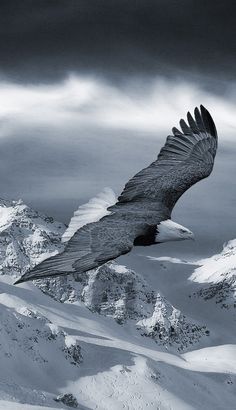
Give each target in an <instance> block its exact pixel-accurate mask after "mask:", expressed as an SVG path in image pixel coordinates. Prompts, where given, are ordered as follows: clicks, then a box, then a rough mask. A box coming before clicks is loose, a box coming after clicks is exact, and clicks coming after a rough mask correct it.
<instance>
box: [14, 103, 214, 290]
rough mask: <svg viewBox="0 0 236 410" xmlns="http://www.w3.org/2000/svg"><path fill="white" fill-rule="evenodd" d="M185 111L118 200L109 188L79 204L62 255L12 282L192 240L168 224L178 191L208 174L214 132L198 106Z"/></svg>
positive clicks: (86, 267) (85, 268) (83, 269)
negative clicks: (138, 248)
mask: <svg viewBox="0 0 236 410" xmlns="http://www.w3.org/2000/svg"><path fill="white" fill-rule="evenodd" d="M194 117H195V118H193V117H192V115H191V114H190V113H189V112H188V114H187V120H188V124H187V123H186V122H185V121H184V120H183V119H181V120H180V127H181V130H182V131H179V130H178V129H177V128H175V127H174V128H173V129H172V132H173V134H172V135H170V136H168V137H167V140H166V143H165V145H164V146H163V148H162V149H161V151H160V153H159V155H158V157H157V159H156V160H155V161H154V162H152V163H151V164H150V165H149V166H148V167H147V168H144V169H143V170H142V171H140V172H138V173H137V174H136V175H135V176H134V177H133V178H131V179H130V180H129V181H128V182H127V184H126V185H125V188H124V190H123V192H122V193H121V195H120V196H119V197H118V200H116V199H115V196H114V194H113V192H112V191H111V190H105V191H104V192H103V193H102V194H101V195H100V196H98V197H97V198H95V199H93V200H91V201H90V202H89V203H88V204H87V205H85V206H82V207H80V208H79V209H78V211H77V212H76V213H75V215H74V217H73V218H72V220H71V223H70V225H69V227H68V229H67V231H66V232H65V234H64V235H63V241H64V242H66V246H65V249H64V251H63V252H61V253H59V254H57V255H56V256H52V257H50V258H48V259H46V260H45V261H43V262H42V263H40V264H39V265H37V266H36V267H34V268H33V269H32V270H30V271H28V272H26V273H25V274H24V275H23V276H22V277H21V278H20V279H19V280H17V281H16V283H21V282H25V281H28V280H33V279H40V278H45V277H49V276H58V275H69V274H73V273H77V274H80V273H83V272H86V271H88V270H90V269H94V268H97V267H99V266H100V265H102V264H104V263H106V262H108V261H110V260H113V259H115V258H117V257H118V256H120V255H123V254H126V253H128V252H130V251H131V249H132V248H133V246H148V245H152V244H158V243H162V242H167V241H180V240H185V239H192V238H193V237H194V235H193V233H192V232H191V231H190V230H189V229H187V228H185V227H183V226H181V225H179V224H177V223H176V222H173V221H172V220H171V213H172V210H173V208H174V206H175V204H176V202H177V201H178V199H179V198H180V197H181V195H183V193H184V192H185V191H186V190H187V189H188V188H190V187H191V186H192V185H194V184H195V183H196V182H198V181H200V180H201V179H203V178H206V177H208V176H209V175H210V173H211V171H212V169H213V165H214V158H215V155H216V150H217V131H216V127H215V124H214V121H213V119H212V117H211V115H210V114H209V112H208V111H207V110H206V108H204V107H203V106H202V105H201V106H200V110H199V109H198V108H195V111H194Z"/></svg>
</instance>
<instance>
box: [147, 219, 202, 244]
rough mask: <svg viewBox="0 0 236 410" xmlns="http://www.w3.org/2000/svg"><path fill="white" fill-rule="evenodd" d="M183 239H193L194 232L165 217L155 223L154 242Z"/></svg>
mask: <svg viewBox="0 0 236 410" xmlns="http://www.w3.org/2000/svg"><path fill="white" fill-rule="evenodd" d="M184 239H194V234H193V232H191V231H190V230H189V229H187V228H185V227H184V226H182V225H179V224H177V223H176V222H173V221H171V219H167V220H166V221H162V222H160V223H159V224H158V225H157V234H156V237H155V242H156V243H162V242H169V241H183V240H184Z"/></svg>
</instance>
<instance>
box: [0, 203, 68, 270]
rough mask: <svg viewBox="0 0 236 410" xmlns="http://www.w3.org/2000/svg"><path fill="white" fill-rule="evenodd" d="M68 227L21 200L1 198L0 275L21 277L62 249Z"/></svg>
mask: <svg viewBox="0 0 236 410" xmlns="http://www.w3.org/2000/svg"><path fill="white" fill-rule="evenodd" d="M65 229H66V226H65V225H64V224H63V223H60V222H55V221H54V220H53V218H51V217H48V216H45V215H42V214H40V213H38V212H37V211H34V210H33V209H31V208H29V207H28V206H27V205H25V204H24V203H23V202H22V201H21V200H19V201H6V200H3V199H0V272H1V273H2V274H11V275H20V274H23V273H24V272H26V271H27V270H28V269H29V268H31V267H33V266H35V265H36V264H38V263H39V262H41V261H42V260H43V259H46V258H48V257H49V256H52V255H54V254H55V253H57V252H58V251H60V249H63V246H62V244H61V236H62V234H63V232H64V231H65Z"/></svg>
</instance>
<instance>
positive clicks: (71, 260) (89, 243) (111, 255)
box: [16, 216, 134, 283]
mask: <svg viewBox="0 0 236 410" xmlns="http://www.w3.org/2000/svg"><path fill="white" fill-rule="evenodd" d="M110 218H112V216H111V217H110V216H109V217H107V216H106V217H103V218H102V219H101V220H100V221H97V222H92V223H88V224H87V225H85V226H83V227H82V228H80V229H79V230H78V231H77V232H76V233H75V234H74V235H73V237H72V238H71V239H70V240H69V241H68V243H67V245H66V247H65V249H64V251H63V252H62V253H59V254H57V255H55V256H52V257H50V258H48V259H46V260H44V261H43V262H41V263H40V264H39V265H37V266H35V268H33V269H32V270H30V271H29V272H26V273H25V274H24V275H23V276H22V277H21V278H20V279H19V280H18V281H17V282H16V283H21V282H26V281H28V280H33V279H43V278H46V277H49V276H59V275H68V274H72V273H82V272H86V271H87V270H91V269H94V268H96V267H98V266H100V265H101V264H103V263H105V262H107V261H109V260H112V259H115V258H117V257H118V256H120V255H122V254H125V253H127V252H129V251H130V250H131V248H132V246H133V240H134V234H133V233H132V230H128V229H127V224H123V225H122V224H121V225H120V226H119V229H115V225H114V224H115V223H116V221H115V220H114V221H113V222H111V219H110Z"/></svg>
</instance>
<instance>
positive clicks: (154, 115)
mask: <svg viewBox="0 0 236 410" xmlns="http://www.w3.org/2000/svg"><path fill="white" fill-rule="evenodd" d="M231 87H232V86H231ZM228 94H229V93H228ZM228 94H226V95H225V96H219V95H218V96H217V95H215V94H211V93H210V92H207V91H206V90H203V89H202V88H200V87H198V86H196V85H193V84H191V83H188V82H183V81H181V80H178V79H177V80H175V81H174V80H172V81H170V80H169V81H166V80H164V79H162V78H160V77H157V78H156V79H153V80H152V81H150V80H149V81H145V80H144V79H143V81H133V82H126V83H125V84H123V85H120V87H118V86H115V85H114V84H111V83H108V82H104V81H101V80H97V79H96V78H94V77H83V76H75V75H71V76H70V77H68V78H67V79H65V80H64V81H62V82H60V83H57V84H53V85H45V84H39V85H37V86H36V85H23V84H21V85H20V84H14V83H9V82H0V119H1V123H2V126H1V129H0V135H2V136H4V135H7V134H8V135H9V134H10V133H11V132H13V131H14V132H16V131H17V130H19V129H21V128H22V127H32V128H34V127H45V132H47V128H48V129H57V128H58V129H62V128H63V129H65V130H68V129H74V128H77V130H78V132H79V130H80V129H83V130H84V129H85V128H91V127H99V128H104V129H110V130H112V129H114V130H119V129H120V130H122V129H123V130H129V131H134V132H135V131H136V132H137V136H138V135H139V132H142V133H143V132H145V133H146V134H147V136H149V134H154V135H155V136H156V137H157V138H158V136H159V135H161V134H162V133H164V135H163V134H162V135H161V137H162V138H164V137H165V134H166V135H167V133H169V132H170V130H171V128H172V126H174V125H177V124H178V122H179V119H180V118H181V117H183V116H184V117H185V116H186V113H187V111H188V110H190V111H191V110H192V111H193V109H194V107H195V106H199V105H200V104H203V105H205V106H206V107H207V108H208V109H209V110H210V112H212V115H213V117H214V118H215V121H216V124H217V128H218V129H219V131H220V133H221V135H222V136H223V138H224V139H223V141H226V140H228V139H229V138H230V137H231V136H232V135H233V134H234V133H235V129H236V117H235V115H234V113H235V103H234V102H233V99H232V98H229V97H228ZM48 134H50V132H49V133H48ZM48 136H49V137H50V135H48ZM32 137H33V135H32Z"/></svg>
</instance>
